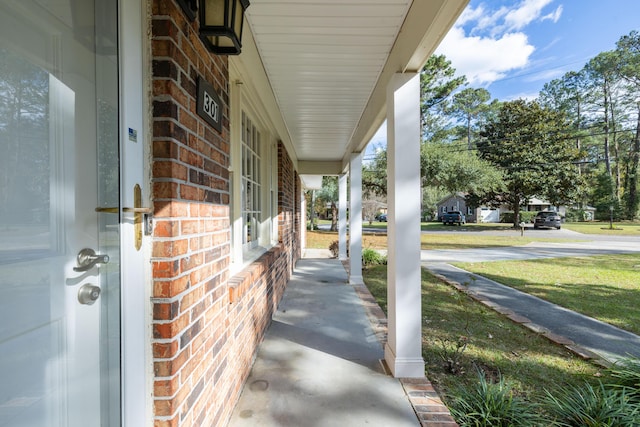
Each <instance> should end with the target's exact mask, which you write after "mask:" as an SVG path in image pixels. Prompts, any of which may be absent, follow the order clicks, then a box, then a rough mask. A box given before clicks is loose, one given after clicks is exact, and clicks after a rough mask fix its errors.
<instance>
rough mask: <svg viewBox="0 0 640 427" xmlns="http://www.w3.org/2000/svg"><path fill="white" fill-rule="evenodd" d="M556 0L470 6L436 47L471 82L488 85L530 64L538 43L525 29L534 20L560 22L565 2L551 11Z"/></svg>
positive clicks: (532, 0) (523, 0)
mask: <svg viewBox="0 0 640 427" xmlns="http://www.w3.org/2000/svg"><path fill="white" fill-rule="evenodd" d="M554 1H555V0H522V1H521V2H519V3H517V4H516V5H515V6H511V7H505V6H502V7H500V8H497V9H494V10H489V9H488V7H487V6H486V5H485V4H479V5H478V6H477V7H475V8H473V7H467V9H465V11H464V12H463V13H462V15H461V16H460V18H459V19H458V21H457V22H456V25H455V26H454V28H452V29H451V31H449V33H448V34H447V36H446V37H445V39H444V40H443V41H442V43H441V45H440V47H439V48H438V50H437V51H436V53H438V54H444V55H446V57H447V58H448V59H449V60H451V63H452V65H453V67H454V68H455V69H456V71H457V72H458V74H464V75H466V76H467V79H468V80H469V83H470V84H472V85H484V86H488V85H489V84H491V83H492V82H494V81H496V80H499V79H502V78H504V77H505V76H506V75H508V74H509V73H510V72H512V71H515V70H519V69H523V68H525V67H526V66H528V65H529V60H530V57H531V54H533V52H534V51H535V47H534V46H533V45H532V44H531V43H530V42H529V39H528V37H527V35H526V34H525V32H524V29H525V28H526V27H527V26H528V25H529V24H531V23H532V22H535V21H545V20H549V21H552V22H554V23H555V22H557V21H558V19H560V16H561V15H562V10H563V9H562V5H559V6H558V7H556V9H555V10H554V11H553V12H551V13H548V14H544V13H543V12H544V9H545V8H546V7H547V6H549V5H550V4H551V3H552V2H554Z"/></svg>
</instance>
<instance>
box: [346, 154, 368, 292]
mask: <svg viewBox="0 0 640 427" xmlns="http://www.w3.org/2000/svg"><path fill="white" fill-rule="evenodd" d="M349 178H350V180H351V188H350V190H351V191H350V200H349V202H350V207H349V283H350V284H352V285H362V284H364V279H363V278H362V153H353V154H351V161H350V162H349Z"/></svg>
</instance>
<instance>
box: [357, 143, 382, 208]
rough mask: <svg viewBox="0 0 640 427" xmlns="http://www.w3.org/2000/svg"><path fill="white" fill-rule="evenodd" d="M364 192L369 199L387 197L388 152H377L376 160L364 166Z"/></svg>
mask: <svg viewBox="0 0 640 427" xmlns="http://www.w3.org/2000/svg"><path fill="white" fill-rule="evenodd" d="M362 190H363V195H364V196H365V197H368V198H374V197H375V196H386V195H387V150H386V149H379V150H378V151H376V155H375V157H374V159H373V160H372V161H370V162H367V163H365V164H364V165H363V166H362Z"/></svg>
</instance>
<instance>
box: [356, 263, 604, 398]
mask: <svg viewBox="0 0 640 427" xmlns="http://www.w3.org/2000/svg"><path fill="white" fill-rule="evenodd" d="M363 276H364V279H365V282H366V284H367V287H368V288H369V289H370V291H371V293H372V294H373V295H374V297H375V298H376V300H377V301H378V304H379V305H380V306H381V307H382V308H383V310H385V312H386V309H387V303H386V266H375V267H369V268H366V269H365V270H364V271H363ZM422 315H423V323H422V342H423V346H422V349H423V350H422V351H423V357H424V360H425V363H426V369H427V375H428V377H429V379H430V380H431V382H432V383H433V385H434V387H435V388H436V389H437V390H438V392H439V393H440V395H441V396H442V398H443V400H444V401H445V403H446V404H447V405H450V404H452V403H453V401H454V398H455V393H456V392H455V390H457V389H459V388H460V387H465V388H469V389H471V388H474V387H475V386H476V384H477V381H478V376H477V371H478V370H480V371H482V372H483V373H484V375H485V377H487V378H488V379H489V380H492V381H497V380H498V378H500V377H502V378H503V379H504V380H505V381H506V383H507V384H509V387H510V388H511V389H512V390H513V392H514V393H515V394H516V395H517V396H519V397H522V398H524V399H526V400H528V401H530V402H532V403H539V402H541V401H542V400H543V397H544V396H543V390H544V389H548V390H551V389H556V388H557V387H565V386H579V385H581V384H583V383H584V381H585V380H586V381H588V382H590V383H592V384H596V383H597V380H598V379H602V377H601V375H606V374H605V373H602V372H600V371H599V368H598V367H596V366H594V365H593V364H591V363H588V362H586V361H584V360H582V359H580V358H578V357H576V356H574V355H573V354H572V353H570V352H569V351H567V350H566V349H565V348H563V347H560V346H557V345H554V344H552V343H551V342H549V341H548V340H546V339H545V338H542V337H541V336H539V335H537V334H535V333H533V332H531V331H529V330H528V329H526V328H524V327H522V326H520V325H518V324H515V323H513V322H511V321H510V320H509V319H507V318H505V317H503V316H502V315H500V314H498V313H496V312H494V311H493V310H491V309H488V308H486V307H485V306H483V305H481V304H479V303H477V302H476V301H474V300H472V299H470V298H469V297H468V296H467V295H464V294H462V293H460V292H458V291H456V290H455V289H453V288H451V287H449V286H448V285H446V284H444V283H442V282H440V281H439V280H437V279H436V278H435V277H433V276H432V275H431V274H429V273H428V272H426V271H424V272H423V276H422ZM461 341H464V343H465V344H466V347H465V348H464V350H463V351H462V352H458V354H456V348H459V343H460V342H461ZM452 357H453V358H456V359H457V361H456V363H457V368H458V369H457V374H455V375H454V374H452V373H451V370H450V367H451V364H450V363H448V362H447V359H450V358H452Z"/></svg>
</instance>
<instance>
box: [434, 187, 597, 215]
mask: <svg viewBox="0 0 640 427" xmlns="http://www.w3.org/2000/svg"><path fill="white" fill-rule="evenodd" d="M465 196H466V194H465V193H463V192H458V193H455V194H450V195H449V196H447V197H445V198H444V199H442V200H441V201H439V202H438V203H437V204H436V206H437V209H438V220H440V216H441V215H442V214H444V213H447V212H451V211H461V212H462V213H464V214H465V215H466V217H467V222H500V218H501V216H502V214H503V213H505V212H513V210H512V209H511V207H510V206H507V205H502V206H500V207H499V208H491V207H487V206H482V207H479V208H475V209H474V208H471V207H469V206H467V202H466V200H465ZM545 210H553V211H557V212H558V213H559V214H560V215H561V216H562V217H565V216H566V214H567V207H566V206H564V205H563V206H558V207H555V206H553V205H551V203H549V202H548V201H546V200H544V199H539V198H537V197H532V198H530V199H529V200H528V201H527V204H526V205H524V206H522V208H521V211H529V212H539V211H545ZM583 210H584V211H585V218H584V219H585V220H587V221H590V220H593V218H594V213H595V208H592V207H587V208H584V209H583Z"/></svg>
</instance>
